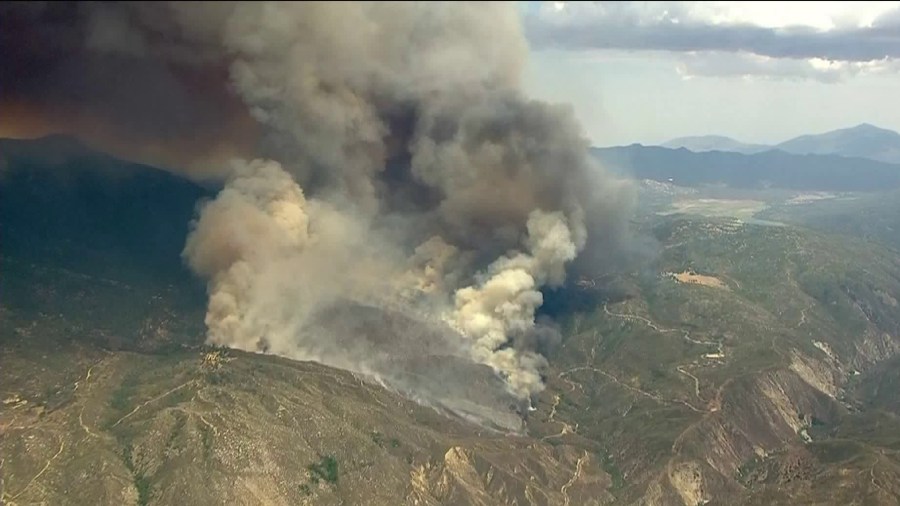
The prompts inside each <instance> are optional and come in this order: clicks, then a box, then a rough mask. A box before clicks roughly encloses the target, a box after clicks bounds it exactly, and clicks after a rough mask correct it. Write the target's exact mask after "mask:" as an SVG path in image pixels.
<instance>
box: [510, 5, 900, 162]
mask: <svg viewBox="0 0 900 506" xmlns="http://www.w3.org/2000/svg"><path fill="white" fill-rule="evenodd" d="M519 7H520V12H521V16H522V19H523V23H524V25H525V29H526V34H527V37H528V42H529V46H530V48H531V49H530V50H531V59H530V61H529V65H528V68H527V70H526V74H525V87H526V89H527V91H528V92H529V93H530V94H531V95H532V96H534V97H536V98H541V99H545V100H550V101H553V102H565V103H570V104H572V106H573V108H574V110H575V113H576V115H577V116H578V118H579V119H580V120H581V123H582V125H583V127H584V129H585V133H586V135H587V136H588V138H589V139H590V140H591V141H592V143H593V144H594V145H597V146H609V145H623V144H631V143H636V142H637V143H642V144H659V143H662V142H665V141H667V140H670V139H672V138H675V137H682V136H691V135H708V134H715V135H725V136H729V137H733V138H735V139H737V140H740V141H743V142H750V143H777V142H781V141H784V140H787V139H789V138H792V137H795V136H798V135H803V134H812V133H822V132H825V131H829V130H834V129H837V128H846V127H851V126H855V125H858V124H860V123H871V124H874V125H876V126H880V127H883V128H889V129H893V130H898V131H900V100H898V99H897V98H896V97H897V96H898V94H900V2H540V3H538V2H521V3H519Z"/></svg>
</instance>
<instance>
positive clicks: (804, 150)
mask: <svg viewBox="0 0 900 506" xmlns="http://www.w3.org/2000/svg"><path fill="white" fill-rule="evenodd" d="M776 148H778V149H780V150H782V151H787V152H788V153H796V154H802V155H806V154H816V155H841V156H855V157H860V158H869V159H872V160H878V161H881V162H888V163H900V134H898V133H897V132H894V131H893V130H886V129H884V128H878V127H876V126H874V125H870V124H868V123H863V124H862V125H858V126H855V127H853V128H843V129H840V130H833V131H831V132H826V133H823V134H818V135H802V136H800V137H797V138H794V139H791V140H789V141H786V142H782V143H781V144H778V145H777V146H776Z"/></svg>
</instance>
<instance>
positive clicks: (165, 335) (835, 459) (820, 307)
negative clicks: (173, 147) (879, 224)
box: [0, 151, 900, 506]
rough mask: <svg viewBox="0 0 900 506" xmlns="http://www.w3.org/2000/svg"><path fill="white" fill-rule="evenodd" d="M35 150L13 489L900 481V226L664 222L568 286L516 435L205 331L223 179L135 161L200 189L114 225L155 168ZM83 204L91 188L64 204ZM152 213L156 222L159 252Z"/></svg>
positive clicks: (11, 328)
mask: <svg viewBox="0 0 900 506" xmlns="http://www.w3.org/2000/svg"><path fill="white" fill-rule="evenodd" d="M7 152H8V151H7ZM82 154H83V153H82ZM22 156H23V157H24V158H26V159H29V160H31V159H32V158H29V157H27V156H25V155H22ZM81 160H82V161H81V162H78V163H81V165H78V163H76V162H71V161H65V160H64V161H63V162H60V163H61V165H60V163H58V164H57V165H59V167H58V171H62V172H64V173H66V172H71V171H72V170H73V169H72V167H73V166H75V165H77V166H79V167H82V166H84V162H83V158H82V159H81ZM13 162H15V163H10V162H8V161H7V162H5V165H6V167H7V168H6V169H4V170H5V171H6V172H4V173H3V174H2V175H3V177H2V178H0V227H2V229H0V230H2V233H3V239H4V241H3V244H2V250H0V256H2V258H0V262H2V263H0V323H2V325H0V402H2V404H0V503H3V504H10V505H13V504H16V505H24V504H33V503H34V504H37V503H45V504H135V505H150V504H222V503H227V504H390V505H395V504H421V505H426V504H484V505H494V504H553V505H582V504H647V505H650V504H654V505H690V506H694V505H697V504H760V505H764V504H765V505H768V504H885V505H890V504H897V503H898V498H900V454H898V451H900V404H898V401H897V396H896V391H897V386H898V385H900V376H898V373H897V371H898V370H900V369H898V367H897V365H898V364H897V360H898V356H900V355H898V351H900V303H898V302H897V301H898V300H900V255H898V253H897V251H896V250H894V249H891V247H890V246H889V245H886V244H890V242H889V241H885V243H884V244H882V243H881V242H879V241H876V240H870V241H859V240H856V239H853V238H851V237H849V236H845V235H841V234H834V233H831V234H829V233H825V232H818V231H814V230H811V229H806V228H801V227H795V226H778V227H776V226H762V225H756V224H748V223H745V222H741V221H738V220H734V219H729V218H722V217H719V218H704V217H701V216H693V215H684V214H672V215H666V216H659V215H655V214H642V215H641V216H639V217H638V218H636V223H635V227H636V229H637V232H638V233H639V235H641V236H644V237H649V238H652V243H653V244H654V247H653V254H652V255H651V258H652V259H651V260H649V261H647V262H645V263H643V264H641V265H639V266H637V267H636V268H634V269H632V270H630V271H627V272H626V271H622V272H617V273H615V274H614V275H606V276H603V277H599V276H598V277H596V278H592V277H590V276H586V277H584V278H581V279H570V280H569V284H568V285H567V286H565V287H564V288H561V289H559V290H556V291H548V292H547V293H546V294H545V298H546V303H545V306H544V310H545V311H546V312H547V313H548V315H550V316H553V317H554V318H555V319H556V321H557V323H558V324H559V325H560V326H561V328H562V333H563V341H562V342H561V343H560V344H559V346H558V347H556V348H555V349H553V350H550V351H549V352H548V353H549V355H550V356H549V363H550V366H549V368H548V370H546V371H545V375H546V379H547V388H546V390H544V391H543V392H542V393H541V394H540V396H539V397H538V398H536V399H535V402H534V407H535V408H536V409H535V410H534V411H530V412H527V413H525V415H526V418H525V419H524V420H523V426H522V427H523V428H522V430H521V431H519V432H516V431H513V430H497V429H491V428H487V427H484V426H480V425H477V424H474V423H472V422H470V421H467V420H466V419H463V418H461V417H459V416H454V415H453V414H452V413H450V412H448V411H446V410H436V409H434V408H431V407H427V406H423V405H420V404H417V403H416V402H413V401H411V400H409V399H407V398H405V397H404V396H403V395H400V394H399V393H397V392H394V391H391V390H390V389H387V388H385V387H384V386H382V385H380V384H378V383H376V382H374V381H372V380H370V379H368V378H366V377H364V376H362V375H354V374H352V373H349V372H346V371H341V370H337V369H332V368H328V367H325V366H322V365H319V364H314V363H306V362H295V361H290V360H287V359H284V358H279V357H274V356H267V355H255V354H247V353H243V352H237V351H234V350H227V349H221V348H213V347H209V346H205V345H204V344H203V333H204V326H203V314H204V305H205V298H204V293H203V287H202V286H201V285H200V284H199V282H198V281H197V280H195V279H193V278H192V277H191V276H190V275H189V274H188V273H187V272H186V271H185V270H184V269H183V267H182V266H181V263H180V262H181V261H180V258H179V257H178V248H179V246H178V240H177V239H176V237H178V236H179V235H183V232H184V227H186V224H187V221H188V220H189V217H190V213H191V212H192V209H193V205H194V200H195V199H196V198H199V197H201V196H203V195H205V194H206V190H204V189H202V188H199V187H196V186H194V185H192V184H187V183H186V182H183V181H181V180H177V179H176V178H171V177H169V176H166V175H161V173H157V172H154V171H153V170H152V169H151V168H134V169H135V174H137V175H138V176H135V177H140V178H143V179H141V181H142V183H141V184H149V183H153V184H159V185H173V188H178V189H179V191H178V192H174V191H173V192H165V191H162V192H160V191H156V192H154V193H153V194H154V195H164V196H165V198H166V201H165V202H161V201H154V200H153V199H152V198H150V197H147V199H149V200H143V201H141V200H140V199H139V198H137V199H136V197H135V198H132V199H131V201H136V202H139V203H140V205H135V206H132V207H130V208H125V209H128V212H121V213H120V216H119V217H120V219H121V220H122V221H121V222H120V223H119V226H118V228H103V227H98V226H97V225H96V224H97V223H98V222H103V220H100V219H99V218H98V217H103V216H106V215H107V213H108V212H109V211H108V210H109V209H110V208H111V207H109V206H112V204H109V203H107V207H104V206H103V205H101V204H102V203H103V202H104V200H103V198H104V197H103V195H107V196H109V195H113V194H115V195H121V194H122V193H121V192H123V191H124V192H126V194H127V192H129V191H130V192H133V194H132V196H133V197H134V195H140V194H141V192H140V188H141V186H140V185H135V184H129V180H128V178H127V177H126V178H125V179H124V180H119V182H118V183H117V184H119V185H123V186H119V187H117V190H116V191H115V192H112V191H110V192H106V193H104V192H99V193H97V192H95V193H93V194H91V196H90V198H87V197H85V196H84V194H83V193H81V191H80V190H79V188H82V186H79V183H78V181H77V180H76V182H75V183H71V182H69V183H67V184H66V185H59V184H58V181H57V180H56V179H46V178H45V177H44V176H41V178H40V179H37V180H36V179H35V178H36V177H37V176H35V175H34V174H35V172H33V171H34V170H35V165H36V164H34V163H32V164H31V165H28V164H22V163H21V160H19V161H16V160H13ZM47 163H48V162H46V161H42V162H41V164H37V165H41V166H44V165H47ZM108 163H112V162H108ZM10 167H12V168H13V169H16V170H19V172H16V171H15V170H13V171H10ZM40 174H44V173H40ZM87 174H88V175H87V176H83V177H88V178H89V179H90V178H93V177H94V176H93V175H91V174H94V173H93V172H91V171H87ZM90 181H91V183H90V185H89V186H90V187H92V188H97V184H98V183H97V182H96V180H95V179H90ZM148 182H149V183H148ZM38 183H40V184H38ZM100 188H104V187H103V186H102V185H101V186H100ZM29 195H30V196H31V197H30V198H25V197H26V196H29ZM177 195H180V196H181V197H177V198H176V196H177ZM38 197H41V198H38ZM51 197H52V198H51ZM78 199H82V202H83V203H93V204H92V205H91V206H83V207H82V208H81V209H83V212H81V213H80V214H75V213H61V212H60V211H59V209H60V207H61V202H62V201H63V200H66V201H68V202H76V201H78ZM135 199H136V200H135ZM11 202H15V204H16V205H15V206H13V205H12V204H8V203H11ZM53 204H55V205H53ZM112 208H116V209H123V208H122V207H121V206H118V207H116V206H112ZM182 218H183V221H179V220H182ZM64 219H66V220H69V221H63V220H64ZM129 220H130V221H129ZM104 223H105V222H104ZM173 224H175V225H173ZM163 225H167V226H163ZM92 227H93V228H92ZM133 227H150V228H151V229H153V230H156V233H155V234H154V235H153V237H154V239H153V241H152V245H155V246H154V247H156V248H157V249H155V250H152V253H147V252H148V251H150V249H149V248H150V246H151V245H150V244H148V243H143V242H141V240H140V238H139V237H138V236H137V235H135V236H129V235H128V234H127V233H125V232H127V230H128V229H129V228H133ZM75 231H77V232H78V233H77V234H76V233H74V232H75ZM38 232H40V233H38ZM122 237H125V238H129V240H127V241H117V238H122ZM98 241H99V242H98ZM103 241H107V242H103ZM96 244H102V245H103V246H102V247H95V246H92V245H96ZM173 252H174V253H173ZM148 258H152V259H155V260H154V261H152V262H151V261H150V260H148ZM697 280H701V281H703V282H698V281H697ZM346 310H353V309H352V308H349V309H346Z"/></svg>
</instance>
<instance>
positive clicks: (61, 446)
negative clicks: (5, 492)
mask: <svg viewBox="0 0 900 506" xmlns="http://www.w3.org/2000/svg"><path fill="white" fill-rule="evenodd" d="M65 447H66V440H65V439H64V438H62V437H60V439H59V450H58V451H57V452H56V454H55V455H54V456H52V457H50V459H49V460H47V463H46V464H44V468H43V469H41V470H40V471H39V472H38V473H37V474H36V475H34V477H33V478H31V479H30V480H29V481H28V483H27V484H26V485H25V487H24V488H22V490H19V493H18V494H16V495H14V496H11V497H10V498H9V500H10V501H14V500H16V499H17V498H18V497H19V496H20V495H22V494H24V493H25V491H26V490H28V488H29V487H31V485H32V484H34V482H35V481H37V479H38V478H40V477H41V476H43V475H44V473H46V472H47V469H50V464H52V463H53V461H54V460H56V458H57V457H59V455H60V454H61V453H62V452H63V449H65Z"/></svg>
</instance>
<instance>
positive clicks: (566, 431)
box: [541, 394, 578, 441]
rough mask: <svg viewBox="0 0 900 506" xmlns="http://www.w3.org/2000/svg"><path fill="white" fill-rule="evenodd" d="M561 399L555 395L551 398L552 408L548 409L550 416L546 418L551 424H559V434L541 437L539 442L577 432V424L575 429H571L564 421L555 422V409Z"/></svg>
mask: <svg viewBox="0 0 900 506" xmlns="http://www.w3.org/2000/svg"><path fill="white" fill-rule="evenodd" d="M561 399H562V396H561V395H559V394H556V395H555V396H554V398H553V406H552V407H551V408H550V416H549V417H547V421H548V422H551V423H559V424H561V425H562V429H561V430H560V431H559V434H551V435H549V436H544V437H542V438H541V441H546V440H548V439H551V438H557V437H563V436H565V435H566V434H575V433H576V431H577V430H578V424H577V423H576V424H575V427H574V428H573V427H572V426H571V425H570V424H568V423H567V422H564V421H562V420H556V407H557V406H559V402H560V400H561Z"/></svg>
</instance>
